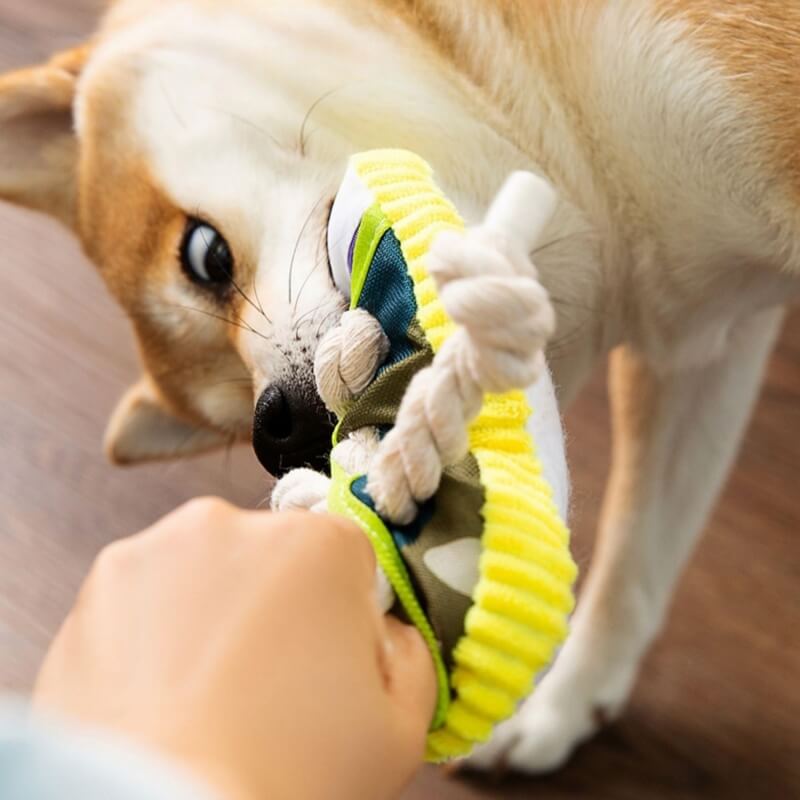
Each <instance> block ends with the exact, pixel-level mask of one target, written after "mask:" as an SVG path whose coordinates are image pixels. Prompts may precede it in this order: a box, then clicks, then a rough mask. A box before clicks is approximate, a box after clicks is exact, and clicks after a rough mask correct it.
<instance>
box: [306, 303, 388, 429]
mask: <svg viewBox="0 0 800 800" xmlns="http://www.w3.org/2000/svg"><path fill="white" fill-rule="evenodd" d="M388 351H389V340H388V339H387V338H386V334H385V333H384V332H383V328H382V327H381V325H380V323H379V322H378V320H377V319H375V317H373V316H372V315H371V314H370V313H369V312H367V311H364V310H363V309H361V308H356V309H353V310H351V311H345V313H344V314H342V317H341V319H340V320H339V324H338V325H335V326H334V327H333V328H331V329H330V330H329V331H328V332H327V333H326V334H325V336H323V337H322V341H321V342H320V343H319V346H318V347H317V353H316V356H315V358H314V377H315V378H316V382H317V391H318V392H319V394H320V397H321V398H322V401H323V402H324V403H325V405H326V406H327V407H328V408H329V409H330V410H331V411H333V412H334V414H337V415H339V416H341V415H342V414H343V413H344V411H345V409H346V408H347V406H348V405H350V403H352V402H353V400H354V399H355V398H356V397H358V396H359V395H360V394H361V392H363V391H364V389H366V388H367V386H369V383H370V381H371V380H372V379H373V377H375V371H376V370H377V369H378V366H379V365H380V364H381V362H382V361H383V359H384V358H385V357H386V354H387V353H388Z"/></svg>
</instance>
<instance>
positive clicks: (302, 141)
mask: <svg viewBox="0 0 800 800" xmlns="http://www.w3.org/2000/svg"><path fill="white" fill-rule="evenodd" d="M342 89H344V86H335V87H334V88H333V89H329V90H328V91H327V92H323V94H321V95H320V96H319V97H318V98H317V99H316V100H315V101H314V102H313V103H312V104H311V105H310V106H309V107H308V111H306V113H305V116H304V117H303V121H302V122H301V123H300V131H299V134H298V150H299V151H300V155H301V156H302V157H305V154H306V145H307V144H308V135H306V128H307V126H308V123H309V122H310V120H311V116H312V114H313V113H314V112H315V111H316V110H317V108H319V106H320V105H321V104H322V103H324V102H325V101H326V100H328V99H329V98H330V97H332V96H333V95H334V94H336V92H340V91H341V90H342Z"/></svg>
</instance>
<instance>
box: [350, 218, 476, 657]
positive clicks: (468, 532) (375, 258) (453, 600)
mask: <svg viewBox="0 0 800 800" xmlns="http://www.w3.org/2000/svg"><path fill="white" fill-rule="evenodd" d="M353 286H354V289H355V290H354V293H353V301H352V304H351V305H352V307H354V308H363V309H365V310H367V311H369V313H370V314H372V315H373V316H374V317H375V318H376V319H377V320H378V321H379V322H380V323H381V327H382V328H383V329H384V332H385V333H386V335H387V338H388V340H389V344H390V347H389V352H388V354H387V356H386V359H385V361H384V363H383V364H382V365H381V367H380V368H379V370H378V373H377V375H376V377H375V378H374V379H373V381H372V383H371V384H370V385H369V386H368V387H367V388H366V390H365V391H364V392H363V393H362V394H361V395H360V397H358V398H357V399H356V400H355V401H354V402H353V403H352V405H351V406H350V407H349V408H348V409H347V411H346V412H345V413H344V415H343V416H342V417H341V418H340V420H339V425H338V426H337V430H336V435H335V438H336V440H337V441H340V440H341V439H342V438H344V437H346V436H348V435H349V434H351V433H352V432H353V431H356V430H359V429H361V428H365V427H374V428H377V430H378V431H379V433H381V434H382V433H383V432H385V431H386V430H388V429H390V428H391V427H392V425H394V422H395V419H396V418H397V411H398V409H399V407H400V402H401V400H402V399H403V396H404V395H405V392H406V389H407V388H408V384H409V383H410V381H411V379H412V378H413V377H414V375H416V374H417V372H419V371H420V370H421V369H424V368H425V367H427V366H428V365H429V364H430V363H431V362H432V360H433V350H432V348H431V345H430V343H429V342H428V340H427V338H426V336H425V333H424V332H423V330H422V327H421V326H420V324H419V322H418V321H417V318H416V312H417V305H416V299H415V296H414V285H413V282H412V280H411V278H410V276H409V275H408V271H407V265H406V262H405V259H404V257H403V253H402V249H401V246H400V243H399V241H398V240H397V238H396V236H395V234H394V232H393V231H392V229H391V228H390V227H389V226H388V225H387V223H386V220H385V217H384V216H383V214H382V212H381V211H380V209H379V208H377V207H373V208H371V209H370V210H369V212H368V213H367V214H365V215H364V217H363V219H362V222H361V228H360V230H359V232H358V234H357V237H356V242H355V247H354V263H353ZM352 492H353V494H354V496H356V497H357V498H358V499H359V500H360V501H361V502H362V503H363V504H364V505H366V506H367V507H369V508H370V509H371V510H373V511H374V504H373V502H372V499H371V498H370V497H369V495H368V494H367V492H366V485H365V481H363V480H356V481H354V482H353V484H352ZM483 504H484V492H483V487H482V485H481V482H480V470H479V468H478V464H477V462H476V461H475V459H474V458H473V456H472V455H468V456H466V457H465V458H464V459H463V460H462V462H461V463H459V464H458V465H456V466H454V467H450V468H448V469H446V470H445V473H444V475H443V478H442V483H441V486H440V488H439V490H438V491H437V493H436V496H435V498H433V499H432V500H430V501H429V502H428V503H426V504H425V506H424V507H423V509H421V511H420V514H419V516H418V519H417V520H416V521H415V523H413V524H412V525H410V526H406V527H397V526H392V525H387V529H388V531H389V533H390V535H391V536H392V539H393V541H394V542H395V545H396V547H397V548H398V551H399V553H400V556H401V558H402V560H403V562H404V564H405V566H406V570H407V572H408V575H409V578H410V580H411V581H412V584H413V586H414V590H415V593H416V595H417V597H418V598H419V603H420V605H421V607H422V609H423V610H424V612H425V614H426V616H427V617H428V620H429V622H430V625H431V627H432V629H433V631H434V634H435V635H436V638H437V640H438V642H439V644H440V647H441V650H442V656H443V658H444V660H445V663H446V664H447V665H448V668H449V667H450V666H451V654H452V651H453V648H454V647H455V645H456V643H457V642H458V640H459V639H460V638H461V636H462V634H463V633H464V618H465V616H466V613H467V611H468V610H469V607H470V605H471V604H472V601H471V599H470V598H469V597H467V596H466V595H464V594H461V593H460V592H458V591H456V590H454V589H452V588H451V587H449V586H448V585H446V584H445V583H443V582H442V581H441V580H440V579H439V578H438V577H437V576H436V575H434V574H433V573H432V572H431V571H430V570H429V569H428V567H427V566H426V564H425V554H426V552H427V551H428V550H429V549H431V548H434V547H440V546H442V545H445V544H448V543H450V542H453V541H456V540H457V539H463V538H465V537H472V538H476V539H480V537H481V534H482V527H483V526H482V517H481V508H482V507H483Z"/></svg>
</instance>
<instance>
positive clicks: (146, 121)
mask: <svg viewBox="0 0 800 800" xmlns="http://www.w3.org/2000/svg"><path fill="white" fill-rule="evenodd" d="M224 5H225V8H223V4H208V3H205V2H199V1H198V2H195V3H191V4H186V3H177V2H176V3H172V2H163V3H158V4H153V3H147V2H145V0H128V1H127V2H124V3H120V4H118V5H117V6H116V7H115V10H114V11H112V13H111V15H110V16H109V18H108V19H107V20H106V23H105V25H104V27H103V28H102V30H101V32H100V34H99V35H98V37H97V38H96V40H95V41H94V42H93V43H92V45H90V46H87V47H85V48H80V49H78V50H75V51H72V52H70V53H67V54H63V55H60V56H58V57H56V58H55V59H53V60H52V61H50V62H48V63H47V64H45V65H42V66H39V67H36V68H33V69H30V70H24V71H21V72H17V73H12V74H11V75H9V76H6V77H5V78H2V79H0V197H2V198H4V199H7V200H11V201H12V202H17V203H20V204H22V205H26V206H29V207H31V208H34V209H37V210H40V211H45V212H48V213H50V214H52V215H54V216H56V217H58V218H59V219H60V220H62V221H63V222H64V223H66V224H67V225H68V226H70V227H71V228H72V229H73V230H74V231H75V232H76V233H77V234H78V236H79V237H80V239H81V241H82V243H83V246H84V248H85V250H86V252H87V254H88V255H89V257H90V258H91V259H92V261H94V262H95V264H96V265H97V266H98V268H99V269H100V272H101V274H102V276H103V278H104V279H105V281H106V283H107V285H108V287H109V289H110V290H111V292H112V293H113V295H114V296H115V297H116V299H117V300H118V301H119V302H120V304H121V305H122V306H123V308H124V309H125V310H126V311H127V313H128V315H129V317H130V319H131V321H132V323H133V327H134V330H135V333H136V337H137V340H138V343H139V349H140V354H141V360H142V363H143V367H144V375H143V377H142V379H141V380H140V381H139V382H138V383H137V384H136V385H135V386H134V387H133V388H132V389H131V390H130V391H129V392H128V393H127V394H126V396H125V397H124V398H123V400H122V402H121V404H120V406H119V407H118V409H117V410H116V412H115V414H114V416H113V418H112V420H111V423H110V425H109V428H108V433H107V447H108V451H109V453H110V455H111V457H112V458H113V459H114V460H115V461H117V462H123V463H131V462H136V461H141V460H145V459H152V458H162V457H168V456H175V455H181V454H186V453H191V452H197V451H200V450H204V449H209V448H211V447H213V446H215V445H217V444H219V443H222V442H225V441H227V440H230V439H244V438H247V437H248V436H250V435H251V432H252V436H253V440H254V445H255V449H256V452H257V454H258V456H259V458H260V459H261V461H262V463H264V464H265V466H267V468H268V469H269V470H270V471H271V472H273V473H281V472H283V471H285V470H287V469H289V468H291V467H294V466H298V465H301V464H305V463H311V464H316V463H318V462H319V459H320V456H322V455H323V454H325V453H327V451H328V449H329V444H330V432H331V420H330V417H329V415H328V414H327V412H326V410H325V408H324V407H323V405H322V403H321V402H320V400H319V397H318V395H317V392H316V390H315V386H314V376H313V359H314V353H315V350H316V346H317V344H318V342H319V340H320V338H321V336H322V335H323V334H324V333H325V331H326V330H327V329H328V328H329V327H330V326H331V325H333V324H335V323H336V321H337V319H338V317H339V316H340V314H341V313H342V311H343V310H344V307H345V305H344V299H343V297H342V296H341V294H340V293H339V292H338V291H337V290H336V288H335V286H334V285H333V282H332V280H331V277H330V274H329V266H328V258H327V249H326V236H325V229H326V223H327V218H328V214H329V210H330V206H331V202H332V199H333V197H334V194H335V191H336V189H337V187H338V184H339V181H340V180H341V177H342V174H343V172H344V169H345V166H346V160H347V156H348V155H349V154H350V153H351V152H354V151H356V150H358V149H364V148H366V147H374V146H407V147H412V148H414V149H417V150H418V151H420V152H422V153H423V154H424V155H427V156H428V157H429V158H431V157H433V158H436V156H437V152H438V153H440V155H441V160H442V161H446V160H447V158H448V157H449V156H446V154H449V153H452V152H453V151H454V150H456V149H457V148H456V147H455V146H454V141H453V140H454V139H458V138H459V137H461V136H463V135H464V131H463V130H459V128H458V126H457V125H455V124H454V125H453V127H452V130H446V129H443V128H442V123H441V121H440V120H441V119H442V118H443V115H445V116H446V115H447V110H446V108H445V106H446V101H445V99H443V98H446V94H445V93H442V95H441V96H440V97H439V98H438V99H437V100H433V99H432V95H435V94H436V91H438V90H433V91H432V90H431V89H430V84H431V82H432V80H433V79H432V78H430V77H425V76H426V71H428V72H429V71H430V66H429V65H427V64H426V63H425V62H424V59H416V58H415V59H412V60H411V62H410V63H409V64H408V65H407V68H405V69H404V75H403V78H402V80H400V79H399V78H398V76H397V75H396V74H394V73H396V72H397V71H398V67H397V55H396V54H395V55H394V56H390V55H389V53H388V50H389V49H390V48H387V47H386V44H385V42H380V41H378V40H377V39H375V38H370V36H361V35H359V34H358V24H356V23H355V22H353V21H352V20H351V21H349V22H345V21H344V19H343V17H342V15H341V14H339V13H338V12H334V11H333V10H332V9H330V8H328V7H325V6H317V7H313V8H312V7H311V4H300V5H299V7H298V8H297V9H295V10H293V11H291V12H290V11H289V10H287V7H286V6H285V4H271V3H259V4H255V5H253V4H248V3H241V5H242V6H245V7H246V8H238V6H239V5H240V4H238V3H232V4H230V5H229V4H224ZM233 6H237V10H231V8H232V7H233ZM226 9H227V10H226ZM332 39H335V40H336V41H331V40H332ZM367 64H368V65H369V68H368V69H366V66H365V65H367ZM365 70H366V71H365ZM381 71H383V72H384V73H385V74H386V75H389V74H391V75H392V79H391V80H385V79H381V80H380V81H376V79H375V75H380V74H381ZM393 71H394V72H393ZM426 86H427V87H428V88H424V87H426ZM452 119H453V117H452V116H451V121H452ZM431 142H436V145H435V147H433V148H431V147H430V146H429V144H430V143H431ZM434 151H437V152H434ZM462 172H464V174H465V176H467V178H468V172H469V170H468V169H462Z"/></svg>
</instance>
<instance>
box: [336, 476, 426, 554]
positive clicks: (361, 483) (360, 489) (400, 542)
mask: <svg viewBox="0 0 800 800" xmlns="http://www.w3.org/2000/svg"><path fill="white" fill-rule="evenodd" d="M351 491H352V492H353V494H354V495H355V496H356V497H357V498H358V499H359V500H360V501H361V502H362V503H363V504H364V505H365V506H367V507H368V508H370V509H371V510H372V511H375V501H374V500H373V499H372V497H371V496H370V494H369V492H367V477H366V475H362V476H361V477H360V478H356V480H354V481H353V484H352V486H351ZM435 511H436V498H435V496H434V497H432V498H431V499H430V500H428V502H427V503H424V504H423V505H422V506H421V507H420V509H419V512H418V513H417V517H416V519H415V520H414V521H413V522H410V523H409V524H408V525H390V524H389V523H387V522H386V520H385V519H384V520H383V523H384V525H386V527H387V530H388V531H389V533H390V534H391V535H392V539H394V543H395V546H397V547H398V548H402V547H407V546H408V545H410V544H414V542H416V541H417V539H418V538H419V535H420V534H421V533H422V530H423V528H424V527H425V526H426V525H427V524H428V522H430V520H431V518H432V517H433V514H434V512H435ZM375 513H377V512H375ZM381 519H383V517H381Z"/></svg>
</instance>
